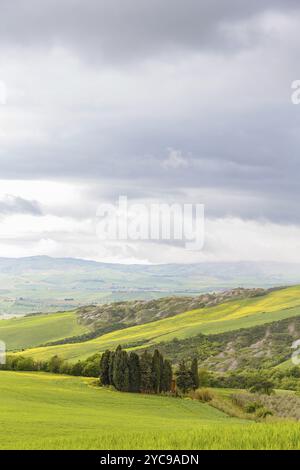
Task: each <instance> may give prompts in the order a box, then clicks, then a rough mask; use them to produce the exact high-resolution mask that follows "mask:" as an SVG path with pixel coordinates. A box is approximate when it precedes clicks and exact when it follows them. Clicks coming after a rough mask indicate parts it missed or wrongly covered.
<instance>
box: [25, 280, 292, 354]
mask: <svg viewBox="0 0 300 470" xmlns="http://www.w3.org/2000/svg"><path fill="white" fill-rule="evenodd" d="M298 315H300V286H294V287H289V288H286V289H281V290H276V291H272V292H270V293H268V294H267V295H265V296H260V297H254V298H246V299H240V300H233V301H228V302H225V303H223V304H219V305H216V306H213V307H204V308H199V309H195V310H191V311H186V312H184V313H180V314H177V315H175V316H172V317H169V318H164V319H162V320H157V321H154V322H151V323H145V324H142V325H137V326H133V327H129V328H123V329H121V330H117V331H113V332H110V333H107V334H104V335H101V336H99V337H97V338H95V339H92V340H89V341H84V342H78V343H76V342H75V343H71V344H59V345H55V346H46V347H40V348H32V349H27V350H26V351H25V352H22V355H25V356H26V355H27V356H31V357H33V358H35V359H41V360H46V359H49V358H50V357H52V356H54V355H56V354H57V355H60V356H62V357H64V358H65V359H67V360H69V361H77V360H79V359H85V358H87V357H88V356H91V355H92V354H94V353H97V352H101V351H104V350H105V349H113V348H115V347H116V346H117V345H118V344H122V345H123V346H124V347H127V348H136V349H138V348H145V347H150V346H152V345H153V344H158V343H160V342H162V341H163V342H168V341H171V340H172V339H174V338H179V339H180V338H182V339H184V338H189V337H194V336H196V335H197V334H199V333H202V334H206V335H210V334H217V333H222V332H226V331H234V330H238V329H240V328H250V327H253V326H257V325H262V324H267V323H271V322H274V321H278V320H283V319H285V318H290V317H296V316H298Z"/></svg>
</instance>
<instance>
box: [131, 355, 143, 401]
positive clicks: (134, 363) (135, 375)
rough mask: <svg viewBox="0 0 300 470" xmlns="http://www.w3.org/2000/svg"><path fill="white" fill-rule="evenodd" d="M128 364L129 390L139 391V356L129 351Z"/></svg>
mask: <svg viewBox="0 0 300 470" xmlns="http://www.w3.org/2000/svg"><path fill="white" fill-rule="evenodd" d="M128 366H129V390H130V391H131V392H135V393H137V392H139V391H140V388H141V368H140V358H139V356H138V355H137V354H136V353H134V352H131V353H130V355H129V360H128Z"/></svg>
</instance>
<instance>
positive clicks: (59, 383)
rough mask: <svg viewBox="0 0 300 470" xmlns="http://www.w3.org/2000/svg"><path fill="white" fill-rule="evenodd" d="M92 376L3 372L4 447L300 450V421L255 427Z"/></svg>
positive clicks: (0, 415)
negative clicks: (111, 386) (109, 385)
mask: <svg viewBox="0 0 300 470" xmlns="http://www.w3.org/2000/svg"><path fill="white" fill-rule="evenodd" d="M93 380H94V379H82V378H74V377H67V376H62V375H51V374H44V373H33V372H4V371H1V372H0V394H1V401H0V448H1V449H149V448H151V449H220V448H222V449H240V448H245V449H268V448H270V449H272V448H276V449H280V448H285V449H295V448H299V446H300V425H299V424H295V423H281V424H276V423H274V424H264V423H255V424H252V423H251V424H249V422H248V421H244V420H239V419H236V418H230V417H228V416H227V415H226V414H224V413H222V412H221V411H218V410H216V409H214V408H212V407H210V406H209V405H207V404H202V403H199V402H197V401H193V400H190V399H180V398H172V397H162V396H153V395H138V394H128V393H119V392H115V391H111V390H108V389H102V388H100V387H96V386H94V385H93ZM133 429H134V431H133Z"/></svg>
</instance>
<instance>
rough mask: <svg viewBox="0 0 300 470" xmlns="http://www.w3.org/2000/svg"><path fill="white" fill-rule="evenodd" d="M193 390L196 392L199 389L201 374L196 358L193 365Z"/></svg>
mask: <svg viewBox="0 0 300 470" xmlns="http://www.w3.org/2000/svg"><path fill="white" fill-rule="evenodd" d="M191 376H192V388H193V390H196V389H197V388H199V372H198V359H197V358H196V357H194V359H193V360H192V364H191Z"/></svg>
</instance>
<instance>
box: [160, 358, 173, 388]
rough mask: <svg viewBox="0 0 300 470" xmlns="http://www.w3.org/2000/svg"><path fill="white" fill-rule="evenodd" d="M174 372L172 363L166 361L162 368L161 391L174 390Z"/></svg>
mask: <svg viewBox="0 0 300 470" xmlns="http://www.w3.org/2000/svg"><path fill="white" fill-rule="evenodd" d="M172 378H173V371H172V365H171V363H170V361H168V360H167V359H165V360H164V361H163V367H162V377H161V391H162V392H169V391H170V390H171V388H172Z"/></svg>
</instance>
